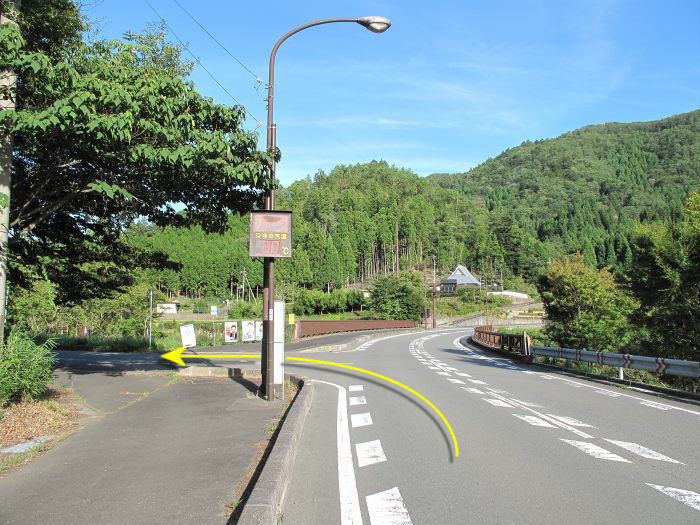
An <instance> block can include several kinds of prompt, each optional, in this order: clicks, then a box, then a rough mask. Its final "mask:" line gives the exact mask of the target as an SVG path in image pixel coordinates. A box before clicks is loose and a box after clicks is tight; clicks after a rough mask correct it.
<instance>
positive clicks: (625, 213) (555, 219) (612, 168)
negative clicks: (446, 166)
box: [430, 110, 700, 267]
mask: <svg viewBox="0 0 700 525" xmlns="http://www.w3.org/2000/svg"><path fill="white" fill-rule="evenodd" d="M430 178H431V180H433V181H435V182H437V183H438V184H440V185H441V186H443V187H445V188H450V189H457V190H459V191H461V192H463V193H464V194H466V195H468V196H470V197H472V198H475V199H477V200H478V201H480V202H481V203H483V205H484V206H486V207H487V208H488V209H489V211H492V212H501V213H508V214H511V213H512V214H513V216H514V218H515V220H516V221H517V223H518V225H519V226H520V227H521V228H522V229H523V230H524V231H525V232H527V233H528V234H530V235H532V236H533V237H535V238H537V239H538V240H539V241H541V242H542V243H543V244H542V245H541V250H542V252H543V255H544V256H545V257H547V258H553V257H556V256H557V255H560V254H564V253H573V252H583V253H584V254H585V256H586V258H587V259H588V260H589V261H590V262H593V263H596V264H598V265H599V266H604V265H610V266H616V267H620V266H623V265H624V264H625V263H626V262H629V259H630V251H629V244H628V238H629V234H630V231H631V229H632V228H633V227H634V224H635V223H636V222H637V221H639V222H655V221H661V220H669V219H670V220H676V219H678V218H679V217H680V216H681V215H682V208H683V200H684V199H685V198H686V197H687V195H688V193H689V192H690V191H691V189H693V188H698V187H700V110H698V111H694V112H691V113H685V114H682V115H676V116H673V117H670V118H667V119H664V120H659V121H653V122H640V123H632V124H617V123H615V124H605V125H599V126H587V127H584V128H581V129H579V130H576V131H573V132H570V133H566V134H564V135H562V136H560V137H558V138H555V139H550V140H538V141H536V142H529V141H528V142H525V143H523V144H522V145H520V146H518V147H516V148H512V149H509V150H507V151H505V152H503V153H502V154H501V155H499V156H498V157H496V158H494V159H490V160H488V161H486V162H484V163H483V164H481V165H479V166H477V167H476V168H473V169H472V170H470V171H468V172H467V173H463V174H457V175H446V174H435V175H432V176H431V177H430Z"/></svg>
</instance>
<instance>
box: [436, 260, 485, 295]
mask: <svg viewBox="0 0 700 525" xmlns="http://www.w3.org/2000/svg"><path fill="white" fill-rule="evenodd" d="M478 286H481V282H479V280H478V279H477V278H476V277H474V276H473V275H472V273H471V272H470V271H469V270H468V269H467V267H466V266H462V265H461V264H459V265H457V268H455V270H454V271H453V272H452V273H451V274H450V276H449V277H448V278H447V279H444V280H443V281H442V282H440V291H441V292H443V293H455V292H456V291H457V290H459V289H460V288H476V287H478Z"/></svg>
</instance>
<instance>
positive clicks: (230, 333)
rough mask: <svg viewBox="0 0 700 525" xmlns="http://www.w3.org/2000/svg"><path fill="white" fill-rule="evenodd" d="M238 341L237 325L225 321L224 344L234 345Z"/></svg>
mask: <svg viewBox="0 0 700 525" xmlns="http://www.w3.org/2000/svg"><path fill="white" fill-rule="evenodd" d="M237 341H238V323H237V322H236V321H226V322H225V323H224V343H236V342H237Z"/></svg>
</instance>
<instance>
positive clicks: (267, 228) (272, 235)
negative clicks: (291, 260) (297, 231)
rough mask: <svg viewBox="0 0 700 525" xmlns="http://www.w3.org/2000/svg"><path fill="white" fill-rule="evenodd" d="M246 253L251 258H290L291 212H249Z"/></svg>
mask: <svg viewBox="0 0 700 525" xmlns="http://www.w3.org/2000/svg"><path fill="white" fill-rule="evenodd" d="M248 253H249V254H250V256H251V257H291V256H292V212H291V211H253V212H251V213H250V248H249V250H248Z"/></svg>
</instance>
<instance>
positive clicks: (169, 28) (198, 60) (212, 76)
mask: <svg viewBox="0 0 700 525" xmlns="http://www.w3.org/2000/svg"><path fill="white" fill-rule="evenodd" d="M143 1H144V2H146V4H147V5H148V7H150V8H151V11H153V12H154V13H155V15H156V16H157V17H158V18H159V19H160V20H161V21H162V22H163V23H164V24H165V27H167V28H168V30H169V31H170V32H171V33H172V34H173V36H174V37H175V39H176V40H177V41H178V42H180V45H181V46H182V48H183V49H184V50H185V51H187V52H188V53H189V54H190V55H191V56H192V58H193V59H194V61H195V63H196V64H198V65H200V66H201V67H202V69H203V70H204V71H206V72H207V74H208V75H209V76H210V77H211V79H212V80H213V81H214V82H216V84H217V85H218V86H219V87H220V88H221V89H222V90H223V91H224V93H226V94H227V95H228V96H229V97H231V98H232V99H233V101H234V102H235V103H236V104H238V105H239V106H241V107H242V108H243V111H245V112H246V113H247V114H248V115H249V116H250V118H252V119H253V120H255V122H256V124H257V126H260V125H261V121H260V120H258V119H257V118H255V115H253V114H252V113H251V112H250V111H248V110H247V109H246V107H245V106H244V105H243V104H241V103H240V102H239V101H238V99H237V98H236V97H234V96H233V95H232V94H231V93H230V92H229V90H228V89H226V88H225V87H224V86H223V84H222V83H221V82H219V81H218V80H217V78H216V77H215V76H214V75H213V74H212V72H211V71H209V70H208V69H207V68H206V66H205V65H204V64H202V61H201V60H200V59H199V58H198V57H197V56H196V55H195V54H194V53H192V51H190V49H189V47H188V46H186V45H185V43H184V42H183V41H182V39H181V38H180V37H179V36H177V33H176V32H175V31H173V28H172V27H170V25H169V24H168V22H167V21H166V20H165V18H163V17H162V16H160V14H159V13H158V11H156V10H155V8H154V7H153V6H152V5H151V3H150V2H149V1H148V0H143Z"/></svg>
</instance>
